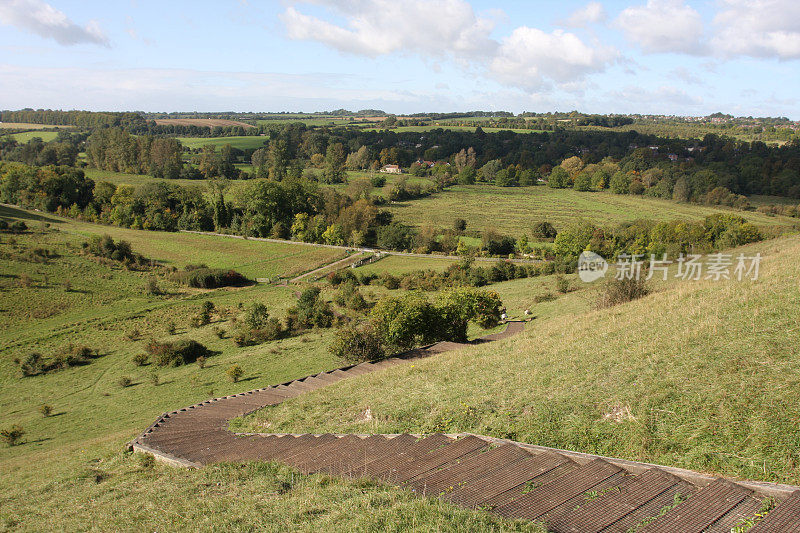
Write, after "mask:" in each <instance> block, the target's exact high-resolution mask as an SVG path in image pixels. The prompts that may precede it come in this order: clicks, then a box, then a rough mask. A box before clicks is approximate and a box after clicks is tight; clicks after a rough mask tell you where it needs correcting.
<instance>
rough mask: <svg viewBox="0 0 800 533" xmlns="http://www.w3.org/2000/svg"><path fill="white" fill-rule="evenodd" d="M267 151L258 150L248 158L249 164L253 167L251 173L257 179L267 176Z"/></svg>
mask: <svg viewBox="0 0 800 533" xmlns="http://www.w3.org/2000/svg"><path fill="white" fill-rule="evenodd" d="M268 153H269V151H268V150H267V149H266V148H259V149H258V150H256V151H255V152H253V155H252V156H251V157H250V164H251V165H253V172H254V173H255V175H256V176H257V177H259V178H266V177H268V176H269V156H268Z"/></svg>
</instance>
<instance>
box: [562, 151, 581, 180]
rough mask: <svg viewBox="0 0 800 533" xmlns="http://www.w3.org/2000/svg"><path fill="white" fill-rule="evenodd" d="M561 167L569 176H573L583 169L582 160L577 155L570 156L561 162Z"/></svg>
mask: <svg viewBox="0 0 800 533" xmlns="http://www.w3.org/2000/svg"><path fill="white" fill-rule="evenodd" d="M561 168H563V169H564V170H566V171H567V173H568V174H569V177H570V178H573V179H574V178H575V176H577V175H578V173H579V172H580V171H581V170H583V161H582V160H581V158H580V157H578V156H572V157H570V158H568V159H565V160H564V161H562V162H561Z"/></svg>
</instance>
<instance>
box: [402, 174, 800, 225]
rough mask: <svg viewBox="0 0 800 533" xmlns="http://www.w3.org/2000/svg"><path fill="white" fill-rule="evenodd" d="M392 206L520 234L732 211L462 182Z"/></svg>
mask: <svg viewBox="0 0 800 533" xmlns="http://www.w3.org/2000/svg"><path fill="white" fill-rule="evenodd" d="M390 210H391V211H392V213H394V215H395V217H396V218H397V219H398V220H400V221H402V222H405V223H407V224H412V225H415V226H419V225H424V224H431V225H433V226H434V227H440V228H449V227H452V224H453V220H454V219H455V218H463V219H465V220H466V221H467V227H468V229H486V228H495V229H497V230H498V231H500V232H502V233H506V234H509V235H514V236H517V237H518V236H520V235H522V234H523V233H526V232H527V233H528V234H530V231H531V226H532V225H533V224H534V223H535V222H537V221H539V220H548V221H550V222H551V223H553V224H554V225H555V226H556V228H557V229H562V228H564V227H565V226H568V225H569V224H570V223H571V222H574V221H576V220H578V219H580V218H583V219H584V220H587V221H590V222H593V223H595V224H597V225H599V226H613V225H616V224H619V223H622V222H630V221H632V220H636V219H637V218H647V219H650V220H656V221H667V220H675V219H681V220H702V219H703V218H704V217H706V216H707V215H710V214H713V213H719V212H721V211H728V212H730V211H729V210H727V209H726V208H715V207H707V206H700V205H696V204H687V203H678V202H673V201H672V200H659V199H656V198H645V197H641V196H632V195H619V194H613V193H610V192H593V193H588V192H577V191H574V190H572V189H551V188H549V187H542V186H539V187H495V186H492V185H458V186H455V187H451V188H449V189H447V191H445V192H443V193H439V194H435V195H433V196H430V197H428V198H423V199H421V200H415V201H411V202H402V203H395V204H392V205H391V207H390ZM735 213H737V214H740V215H742V216H744V217H746V218H747V219H749V220H750V221H752V222H754V223H755V224H758V225H761V226H777V225H788V224H792V223H794V222H796V220H792V219H787V218H784V217H768V216H766V215H763V214H761V213H751V212H745V211H735Z"/></svg>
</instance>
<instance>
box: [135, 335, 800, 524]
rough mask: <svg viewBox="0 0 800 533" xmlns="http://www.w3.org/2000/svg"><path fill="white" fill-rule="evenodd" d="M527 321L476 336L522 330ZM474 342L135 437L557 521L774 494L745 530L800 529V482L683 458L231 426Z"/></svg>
mask: <svg viewBox="0 0 800 533" xmlns="http://www.w3.org/2000/svg"><path fill="white" fill-rule="evenodd" d="M523 329H524V324H523V323H522V322H510V323H509V324H508V326H507V328H506V330H505V331H503V332H500V333H495V334H493V335H488V336H486V337H483V338H482V339H479V342H492V341H498V340H501V339H504V338H506V337H509V336H511V335H515V334H517V333H519V332H521V331H522V330H523ZM466 346H468V345H464V344H457V343H449V342H442V343H437V344H434V345H432V346H428V347H425V348H421V349H417V350H413V351H411V352H408V353H406V354H403V355H402V356H399V357H392V358H389V359H386V360H384V361H380V362H377V363H361V364H359V365H354V366H349V367H344V368H340V369H337V370H333V371H331V372H322V373H320V374H316V375H313V376H309V377H306V378H303V379H298V380H295V381H291V382H287V383H282V384H280V385H275V386H271V387H266V388H263V389H257V390H252V391H248V392H244V393H241V394H237V395H234V396H226V397H224V398H216V399H214V400H209V401H207V402H203V403H200V404H196V405H192V406H190V407H186V408H184V409H179V410H177V411H173V412H171V413H165V414H164V415H162V416H161V417H159V419H158V420H156V422H155V423H154V424H153V425H152V426H150V427H149V428H147V430H145V432H144V433H142V435H140V436H139V437H138V438H137V439H135V440H134V441H133V442H132V443H131V445H130V446H131V448H132V449H134V450H137V451H142V452H147V453H152V454H153V455H155V456H156V457H157V458H159V459H161V460H163V461H167V462H170V463H172V464H175V465H180V466H187V467H200V466H202V465H206V464H210V463H217V462H222V461H279V462H283V463H286V464H289V465H291V466H293V467H295V468H297V469H298V470H300V471H301V472H304V473H314V472H322V473H328V474H331V475H339V476H347V477H364V476H366V477H371V478H374V479H379V480H383V481H385V482H388V483H393V484H397V485H401V486H403V487H407V488H409V489H410V490H413V491H415V492H417V493H418V494H421V495H426V496H433V497H439V498H443V499H446V500H449V501H451V502H453V503H455V504H457V505H461V506H464V507H468V508H477V507H480V508H484V509H490V510H491V511H493V512H495V513H498V514H500V515H502V516H505V517H508V518H522V519H528V520H537V521H541V522H544V523H546V524H547V525H548V527H549V528H550V529H551V530H552V531H556V532H575V533H578V532H580V533H584V532H599V531H618V532H625V531H628V530H631V528H636V531H637V532H638V531H646V532H675V531H681V532H692V531H694V532H698V533H700V532H701V531H710V532H712V531H713V532H715V531H719V532H730V531H731V528H733V527H736V526H738V525H740V524H742V523H744V521H746V520H748V519H752V518H753V517H755V516H756V514H757V513H759V511H760V510H761V509H762V507H763V506H764V505H765V503H766V501H767V500H766V499H767V498H768V497H769V498H773V499H774V501H776V502H777V503H778V505H777V507H776V508H775V509H774V510H773V511H772V512H770V513H769V515H768V516H767V518H766V519H764V520H763V521H761V522H760V523H758V524H757V525H756V526H755V527H754V528H753V529H751V530H750V531H751V532H752V533H763V532H765V531H775V532H800V490H797V489H798V487H791V486H787V485H777V484H770V483H759V482H742V481H739V482H733V481H729V480H724V479H720V478H714V477H712V476H707V475H703V474H698V473H696V472H691V471H687V470H682V469H676V468H670V467H661V466H656V465H650V464H645V463H637V462H632V461H625V460H620V459H614V458H608V457H599V456H594V455H589V454H583V453H577V452H570V451H566V450H555V449H550V448H544V447H540V446H533V445H529V444H523V443H517V442H513V441H508V440H503V439H495V438H491V437H485V436H481V435H473V434H459V435H445V434H435V435H429V436H421V435H409V434H403V435H334V434H303V435H286V434H280V435H278V434H272V435H270V434H247V435H243V434H235V433H232V432H230V431H228V429H227V426H228V421H229V420H230V419H232V418H235V417H237V416H242V415H244V414H247V413H251V412H253V411H256V410H258V409H260V408H262V407H265V406H269V405H277V404H279V403H281V402H282V401H284V400H285V399H287V398H293V397H295V396H298V395H300V394H303V393H304V392H307V391H311V390H315V389H318V388H321V387H325V386H327V385H330V384H332V383H335V382H337V381H339V380H341V379H346V378H349V377H354V376H359V375H361V374H366V373H369V372H375V371H378V370H380V369H382V368H386V367H389V366H394V365H398V364H404V362H406V361H408V360H413V359H416V358H420V357H428V356H430V355H432V354H435V353H440V352H443V351H448V350H453V349H457V348H464V347H466Z"/></svg>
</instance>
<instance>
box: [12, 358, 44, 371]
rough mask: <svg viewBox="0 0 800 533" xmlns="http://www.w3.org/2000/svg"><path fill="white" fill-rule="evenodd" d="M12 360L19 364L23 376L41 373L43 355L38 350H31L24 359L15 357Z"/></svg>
mask: <svg viewBox="0 0 800 533" xmlns="http://www.w3.org/2000/svg"><path fill="white" fill-rule="evenodd" d="M14 362H15V363H17V364H18V365H19V369H20V370H21V371H22V375H23V376H35V375H37V374H41V373H42V369H43V366H44V356H43V355H42V354H40V353H39V352H31V353H29V354H28V355H26V356H25V359H22V360H20V359H15V360H14Z"/></svg>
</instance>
